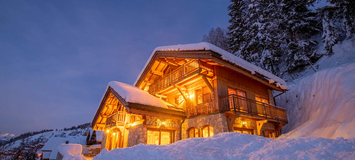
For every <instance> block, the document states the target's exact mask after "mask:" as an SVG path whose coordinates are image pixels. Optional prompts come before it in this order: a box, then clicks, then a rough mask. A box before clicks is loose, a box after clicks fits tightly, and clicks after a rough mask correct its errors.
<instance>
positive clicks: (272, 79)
mask: <svg viewBox="0 0 355 160" xmlns="http://www.w3.org/2000/svg"><path fill="white" fill-rule="evenodd" d="M204 50H210V51H213V52H215V53H217V54H218V56H219V58H220V59H221V60H223V61H225V62H229V63H232V64H233V65H235V66H237V67H240V68H242V69H244V70H247V71H249V72H250V73H251V74H252V75H255V76H256V77H258V78H261V79H264V80H267V81H268V82H269V83H271V84H275V85H276V86H277V87H279V88H280V89H282V90H288V87H287V84H286V82H285V81H284V80H282V79H281V78H279V77H277V76H275V75H274V74H272V73H270V72H268V71H266V70H264V69H261V68H260V67H257V66H255V65H254V64H251V63H249V62H247V61H245V60H243V59H241V58H239V57H237V56H235V55H233V54H231V53H229V52H227V51H225V50H223V49H221V48H219V47H217V46H215V45H213V44H210V43H207V42H201V43H194V44H184V45H171V46H161V47H157V48H155V49H154V51H153V52H152V54H151V55H150V58H149V59H148V61H147V62H146V64H145V66H144V68H143V69H142V71H141V73H140V74H139V76H138V77H137V80H136V82H135V86H138V83H140V81H141V77H142V76H144V75H143V74H144V72H145V70H149V69H147V67H148V65H149V63H152V62H151V61H154V60H153V59H152V58H153V57H154V56H155V55H156V54H157V52H158V51H166V52H168V51H175V52H178V51H204Z"/></svg>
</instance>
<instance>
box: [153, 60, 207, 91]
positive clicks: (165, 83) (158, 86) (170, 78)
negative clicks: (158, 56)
mask: <svg viewBox="0 0 355 160" xmlns="http://www.w3.org/2000/svg"><path fill="white" fill-rule="evenodd" d="M201 69H202V68H201V66H200V64H199V63H198V61H196V60H192V61H189V62H187V63H185V64H183V65H181V66H180V67H178V68H176V69H175V70H173V71H172V72H170V73H169V74H167V75H164V76H163V77H162V78H161V79H159V80H158V81H156V82H155V83H153V84H152V85H150V86H149V90H148V92H149V93H151V94H154V93H157V92H158V91H161V90H164V89H166V88H168V87H170V86H173V85H174V84H177V83H179V82H181V81H182V80H183V79H185V78H188V77H190V76H193V75H195V74H197V73H200V71H201Z"/></svg>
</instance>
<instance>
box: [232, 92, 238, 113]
mask: <svg viewBox="0 0 355 160" xmlns="http://www.w3.org/2000/svg"><path fill="white" fill-rule="evenodd" d="M232 103H233V109H234V113H236V112H237V111H236V110H235V99H234V93H232Z"/></svg>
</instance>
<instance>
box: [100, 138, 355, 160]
mask: <svg viewBox="0 0 355 160" xmlns="http://www.w3.org/2000/svg"><path fill="white" fill-rule="evenodd" d="M354 157H355V139H343V138H338V139H324V138H297V139H277V140H274V139H270V138H264V137H261V136H255V135H249V134H240V133H221V134H218V135H215V136H213V137H210V138H190V139H185V140H181V141H178V142H175V143H173V144H170V145H165V146H156V145H137V146H134V147H131V148H123V149H115V150H112V151H110V152H108V151H107V150H106V149H105V150H102V151H101V153H100V154H99V155H97V156H96V157H94V158H93V160H108V159H110V160H111V159H136V160H140V159H154V160H173V159H183V160H185V159H194V160H210V159H211V160H216V159H354Z"/></svg>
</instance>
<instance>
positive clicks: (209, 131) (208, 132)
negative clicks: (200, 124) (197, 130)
mask: <svg viewBox="0 0 355 160" xmlns="http://www.w3.org/2000/svg"><path fill="white" fill-rule="evenodd" d="M213 135H214V132H213V127H212V126H206V127H204V128H203V129H202V136H203V137H211V136H213Z"/></svg>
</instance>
